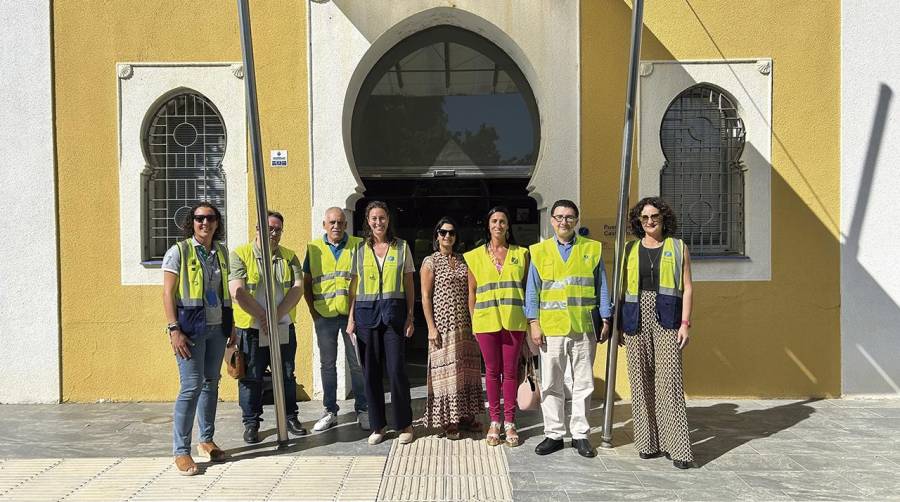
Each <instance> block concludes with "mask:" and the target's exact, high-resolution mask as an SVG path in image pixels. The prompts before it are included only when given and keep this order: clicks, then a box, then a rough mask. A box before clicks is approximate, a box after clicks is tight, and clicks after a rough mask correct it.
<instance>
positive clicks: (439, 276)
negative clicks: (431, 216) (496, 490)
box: [420, 217, 484, 439]
mask: <svg viewBox="0 0 900 502" xmlns="http://www.w3.org/2000/svg"><path fill="white" fill-rule="evenodd" d="M456 229H457V225H456V222H455V221H453V220H452V219H450V218H447V217H444V218H441V219H440V220H439V221H438V222H437V225H435V227H434V233H433V234H432V245H433V249H434V253H433V254H432V255H431V256H428V257H426V258H425V259H424V260H423V261H422V268H421V270H420V278H421V281H422V310H423V311H424V313H425V322H426V323H427V324H428V378H427V381H428V397H427V398H426V400H425V414H424V416H423V417H422V422H423V424H424V425H425V427H441V428H443V429H444V434H445V435H446V436H447V438H449V439H459V435H460V428H461V427H462V428H465V429H466V430H472V431H481V424H480V423H478V422H477V421H476V420H475V417H477V416H478V415H480V414H481V412H482V411H483V410H484V397H483V392H482V390H481V357H480V355H479V351H478V343H477V342H476V341H475V338H474V337H473V336H472V321H471V317H470V315H471V314H469V299H468V296H469V287H468V277H469V269H468V267H467V266H466V263H465V261H463V257H462V255H460V254H459V253H457V248H458V246H457V243H458V242H459V240H458V239H457V235H456Z"/></svg>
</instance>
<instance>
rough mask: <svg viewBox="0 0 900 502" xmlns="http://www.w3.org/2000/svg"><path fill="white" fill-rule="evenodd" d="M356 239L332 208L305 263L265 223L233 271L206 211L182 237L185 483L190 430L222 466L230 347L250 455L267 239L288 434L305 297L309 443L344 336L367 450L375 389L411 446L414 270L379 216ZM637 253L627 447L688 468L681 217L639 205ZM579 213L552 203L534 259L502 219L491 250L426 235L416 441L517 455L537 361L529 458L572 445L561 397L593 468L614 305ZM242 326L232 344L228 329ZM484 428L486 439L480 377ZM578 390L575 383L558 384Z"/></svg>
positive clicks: (176, 344) (176, 276)
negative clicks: (537, 437) (316, 389)
mask: <svg viewBox="0 0 900 502" xmlns="http://www.w3.org/2000/svg"><path fill="white" fill-rule="evenodd" d="M364 216H365V220H364V221H365V223H364V228H363V234H364V235H363V236H362V237H361V238H360V237H354V236H351V235H349V234H347V232H346V227H347V222H346V216H345V215H344V212H343V211H342V210H341V209H340V208H330V209H328V210H327V211H326V213H325V217H324V220H323V229H324V230H325V233H324V235H323V237H322V238H321V239H314V240H312V241H310V242H309V243H308V245H307V253H306V257H305V259H304V260H303V264H302V265H301V262H300V260H299V259H298V258H297V255H296V254H295V253H294V252H293V251H291V250H289V249H287V248H285V247H283V246H280V245H279V242H280V238H281V235H282V232H283V228H284V217H283V216H282V215H280V214H279V213H275V212H270V213H269V216H268V228H267V229H265V230H267V232H265V233H263V230H260V229H259V228H258V229H257V230H258V232H257V237H256V241H255V242H251V243H247V244H245V245H243V246H240V247H238V248H237V249H235V250H234V251H233V252H232V253H231V255H230V257H229V259H227V260H226V258H225V257H226V255H227V254H228V252H227V249H226V248H225V246H224V245H223V244H222V243H221V242H220V239H219V237H220V235H221V233H222V231H221V227H220V225H221V214H220V213H219V210H218V209H217V208H215V207H214V206H212V205H211V204H208V203H201V204H198V205H197V206H195V207H194V208H193V210H192V211H191V213H190V220H189V221H188V222H187V223H188V224H187V225H186V226H185V228H186V229H189V231H187V232H186V236H185V237H186V239H185V240H183V241H180V242H178V243H177V244H175V245H174V246H172V248H171V249H170V250H169V251H168V252H167V253H166V256H165V258H164V260H163V270H164V271H165V272H166V273H165V274H164V277H165V280H164V295H163V299H164V302H163V303H164V307H165V313H166V316H167V320H168V321H169V324H168V331H169V336H170V341H171V345H172V348H173V351H174V354H175V357H176V361H177V363H178V367H179V373H180V379H181V391H180V393H179V395H178V399H177V401H176V404H175V418H174V427H173V429H174V432H173V435H174V437H173V450H174V454H175V464H176V467H177V469H178V471H179V472H180V473H182V474H185V475H191V474H195V473H196V472H197V466H196V464H195V463H194V461H193V459H192V457H191V448H190V444H191V429H192V426H193V421H194V417H195V415H196V416H197V418H198V422H199V431H200V443H199V445H198V446H197V451H198V454H199V455H200V456H201V457H204V458H206V459H208V460H210V461H221V460H223V459H224V458H225V453H224V452H223V451H222V450H221V449H220V448H219V447H218V446H216V444H215V443H214V442H213V434H214V432H215V425H214V421H215V412H216V401H217V393H218V381H219V371H220V366H221V362H222V357H223V354H224V352H225V347H226V344H238V348H239V350H240V351H241V352H242V353H243V354H244V355H245V359H246V371H245V375H244V377H243V378H241V379H240V381H239V393H240V397H239V401H240V406H241V409H242V415H243V424H244V440H245V441H246V442H248V443H255V442H258V441H259V424H260V421H261V415H262V374H263V372H264V371H265V369H266V367H267V366H269V357H268V356H269V351H268V349H267V348H266V347H265V346H267V345H268V343H269V341H268V340H267V339H266V336H265V334H264V333H266V332H267V330H266V318H267V317H266V310H265V307H264V305H265V302H264V300H263V298H262V297H261V296H259V297H258V296H257V295H258V293H259V288H258V286H259V282H260V281H259V276H260V274H259V270H258V265H257V260H258V258H259V253H260V251H259V239H260V238H265V237H266V236H267V237H268V238H269V240H270V243H271V246H272V259H273V270H274V280H275V283H276V288H275V290H276V291H275V304H276V305H277V307H276V308H277V315H276V318H277V319H278V320H279V321H278V322H279V327H278V329H277V330H275V329H273V330H271V331H272V333H276V334H277V335H278V336H279V340H278V341H272V343H279V344H280V347H281V355H282V361H283V367H282V368H281V371H283V373H284V381H285V400H286V405H287V406H286V410H287V417H288V429H289V430H290V431H291V433H293V434H294V435H305V434H307V431H306V429H304V428H303V426H302V424H301V423H300V422H299V420H298V419H297V404H296V394H295V392H296V391H295V388H296V385H295V377H294V357H295V355H296V349H297V343H296V334H295V332H294V321H295V319H296V313H295V310H296V305H297V303H298V302H299V300H300V298H301V297H304V298H305V300H306V303H307V306H308V308H309V312H310V314H311V316H312V319H313V322H314V325H315V329H316V337H317V343H318V347H319V352H320V359H321V368H320V371H321V377H322V384H323V390H324V403H323V404H324V407H325V411H324V413H323V416H322V418H321V419H319V420H318V421H317V422H316V423H315V425H314V426H313V429H314V430H315V431H322V430H326V429H328V428H330V427H332V426H334V425H335V424H336V423H337V420H338V419H337V416H338V415H337V414H338V406H337V395H336V394H337V371H336V361H337V352H338V337H339V336H341V337H343V340H344V347H345V351H346V352H345V357H346V361H347V364H348V366H349V368H350V374H351V381H352V386H353V390H354V394H355V396H356V402H355V408H356V410H355V411H356V413H357V421H358V423H359V426H360V427H361V428H362V429H363V430H371V433H370V435H369V438H368V443H369V444H373V445H374V444H378V443H380V442H382V441H383V440H384V439H385V435H386V430H387V422H386V413H385V394H384V388H383V383H382V382H383V376H384V373H385V372H386V373H387V376H388V379H389V381H390V392H391V403H392V408H393V424H392V426H393V429H394V430H395V431H397V434H398V440H399V442H400V443H404V444H405V443H409V442H412V441H413V440H414V429H413V425H414V420H413V412H412V405H411V399H410V384H409V378H408V377H407V374H406V359H405V357H406V351H405V346H406V343H407V340H408V339H409V338H411V337H412V336H413V333H414V329H413V308H414V302H415V297H414V294H415V289H414V282H413V280H414V279H413V273H414V271H415V268H414V267H415V264H414V263H413V259H412V253H411V251H410V248H409V245H408V244H407V243H406V242H405V241H404V240H402V239H400V238H398V237H396V235H395V233H394V231H393V227H392V226H391V220H390V214H389V209H388V207H387V205H386V204H385V203H383V202H380V201H373V202H370V203H369V204H368V205H367V207H366V209H365V215H364ZM629 216H630V224H631V227H632V231H633V233H634V235H635V236H637V237H639V240H636V241H633V242H630V243H628V245H627V246H626V254H625V267H624V284H625V295H624V297H623V298H622V299H620V301H619V302H617V304H618V305H620V306H621V307H620V311H619V314H618V316H617V318H618V322H619V323H620V324H619V326H620V328H621V330H622V331H623V332H624V333H625V336H624V344H625V346H626V349H627V353H628V354H627V360H628V371H629V378H630V383H631V390H632V410H633V414H634V429H635V433H634V436H635V446H636V448H637V450H638V452H639V454H640V456H641V458H651V457H655V456H659V455H665V456H667V457H668V458H670V459H672V460H673V461H674V465H675V466H676V467H678V468H688V467H690V465H691V462H692V460H693V457H692V451H691V443H690V438H689V435H688V426H687V419H686V411H685V401H684V391H683V383H682V362H681V361H682V360H681V350H682V349H683V348H684V347H685V346H686V345H687V343H688V340H689V328H690V315H691V304H692V291H691V274H690V257H689V254H688V250H687V248H686V246H685V245H684V243H683V242H682V241H680V240H679V239H676V238H674V237H672V235H673V234H674V232H675V230H676V228H677V227H676V225H677V224H676V221H675V216H674V213H673V212H672V211H671V209H670V208H669V206H668V205H667V204H666V203H665V202H664V201H663V200H662V199H660V198H646V199H643V200H641V201H640V202H639V203H638V204H637V205H636V206H635V207H634V208H633V209H632V210H631V212H630V214H629ZM579 217H580V215H579V210H578V207H577V206H576V205H575V203H574V202H572V201H570V200H559V201H557V202H555V203H554V204H553V206H552V207H551V210H550V221H551V224H552V226H553V230H554V236H553V237H552V238H549V239H546V240H544V241H542V242H539V243H537V244H533V245H531V246H529V247H527V248H526V247H524V246H519V245H517V244H516V240H515V237H514V236H513V233H512V228H511V225H510V223H511V218H510V213H509V210H508V209H506V208H503V207H495V208H493V209H491V210H490V211H489V213H488V214H487V217H486V219H485V229H484V230H485V239H484V244H482V245H478V246H477V247H476V248H475V249H472V250H469V251H468V252H466V253H464V254H461V253H460V249H459V246H458V243H459V239H458V231H459V229H458V227H457V225H456V223H455V222H454V221H453V220H452V219H451V218H447V217H445V218H441V219H440V220H439V221H438V223H437V225H435V227H434V232H433V234H432V245H433V250H434V252H433V254H431V255H430V256H427V257H426V258H425V259H424V260H423V262H422V264H421V269H420V279H421V291H422V308H423V312H424V317H425V321H426V323H427V326H428V375H427V387H428V394H427V398H426V403H425V411H424V414H423V416H422V417H421V418H420V419H419V420H418V423H421V424H422V425H424V426H425V427H439V428H441V429H442V434H444V435H446V437H447V438H449V439H457V438H459V437H460V435H461V433H462V432H463V431H469V432H484V434H485V441H486V442H487V444H489V445H491V446H496V445H500V444H504V443H505V444H507V445H508V446H511V447H515V446H518V445H519V444H520V439H519V435H518V432H517V430H516V411H517V406H516V395H517V390H518V387H519V383H520V377H521V376H522V375H520V373H521V371H520V362H521V361H522V360H523V359H525V360H529V359H531V357H532V354H536V355H539V360H540V391H541V411H542V414H543V419H544V436H545V437H544V439H543V440H542V441H541V442H540V443H539V444H538V445H537V446H536V448H535V453H537V454H538V455H547V454H550V453H553V452H555V451H558V450H560V449H562V448H563V447H564V442H563V437H564V436H565V435H566V417H565V401H566V390H567V386H568V387H569V389H570V392H571V403H572V404H571V413H570V417H569V419H568V430H569V433H570V434H571V437H572V441H571V446H572V447H573V448H575V449H576V450H577V452H578V453H579V454H580V455H582V456H585V457H593V456H595V455H596V452H595V450H594V449H593V446H592V445H591V443H590V441H589V436H590V433H591V428H590V424H589V422H588V414H589V412H590V401H591V395H592V393H593V390H594V380H593V362H594V357H595V353H596V345H597V344H598V343H602V342H604V341H606V340H607V338H608V336H609V332H610V328H611V327H610V322H611V318H612V311H611V309H612V307H611V305H612V302H611V299H610V297H609V292H608V288H607V282H606V271H605V268H604V264H603V260H602V251H603V250H602V246H601V244H600V243H599V242H598V241H595V240H592V239H589V238H587V237H585V236H581V235H577V233H576V230H577V228H578V221H579ZM233 328H234V329H233ZM482 363H483V364H484V369H485V371H484V382H485V383H484V387H485V390H486V391H487V399H488V413H489V418H490V422H489V424H488V426H487V428H486V430H485V428H484V426H483V425H482V424H481V423H480V422H479V420H478V417H479V416H481V415H482V413H483V412H484V401H483V390H482V380H481V366H482ZM567 375H571V382H570V384H568V385H567V382H566V376H567Z"/></svg>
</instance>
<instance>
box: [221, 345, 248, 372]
mask: <svg viewBox="0 0 900 502" xmlns="http://www.w3.org/2000/svg"><path fill="white" fill-rule="evenodd" d="M225 366H226V367H227V369H228V376H230V377H231V378H234V379H235V380H238V379H241V378H244V375H246V373H247V365H246V363H245V361H244V353H243V352H241V349H240V347H239V346H238V344H237V343H234V344H232V345H229V346H227V347H225Z"/></svg>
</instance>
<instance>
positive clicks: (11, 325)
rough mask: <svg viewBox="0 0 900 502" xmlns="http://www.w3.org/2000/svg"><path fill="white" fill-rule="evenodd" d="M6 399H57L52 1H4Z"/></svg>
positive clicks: (2, 352)
mask: <svg viewBox="0 0 900 502" xmlns="http://www.w3.org/2000/svg"><path fill="white" fill-rule="evenodd" d="M0 22H2V25H3V29H2V30H0V61H2V64H0V68H3V71H0V171H2V172H0V174H2V179H3V183H0V228H2V229H3V230H2V232H3V242H4V246H3V249H4V251H3V253H2V255H0V326H2V329H0V347H2V349H0V403H53V402H58V401H59V398H60V390H59V387H60V385H59V350H60V349H59V283H58V276H57V263H58V260H57V235H56V232H57V225H56V187H55V165H54V163H55V161H54V148H53V102H52V97H53V95H52V81H51V76H52V73H51V55H50V51H51V38H50V28H51V27H50V2H49V1H48V0H40V1H39V0H34V1H30V2H20V1H17V0H0Z"/></svg>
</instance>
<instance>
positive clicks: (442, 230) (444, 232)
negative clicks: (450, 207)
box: [438, 228, 456, 237]
mask: <svg viewBox="0 0 900 502" xmlns="http://www.w3.org/2000/svg"><path fill="white" fill-rule="evenodd" d="M438 235H440V236H441V237H447V236H448V235H449V236H450V237H455V236H456V230H447V229H445V228H440V229H438Z"/></svg>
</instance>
